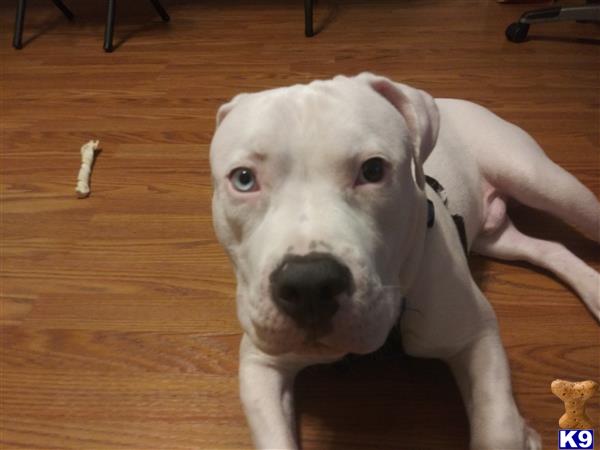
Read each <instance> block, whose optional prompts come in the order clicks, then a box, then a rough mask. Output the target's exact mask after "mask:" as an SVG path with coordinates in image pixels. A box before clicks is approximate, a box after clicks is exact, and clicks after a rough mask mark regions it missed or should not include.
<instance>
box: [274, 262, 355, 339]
mask: <svg viewBox="0 0 600 450" xmlns="http://www.w3.org/2000/svg"><path fill="white" fill-rule="evenodd" d="M270 281H271V295H272V297H273V301H274V302H275V304H276V305H277V306H278V307H279V309H281V310H282V311H283V312H284V313H286V314H288V315H289V316H290V317H291V318H292V319H294V321H295V322H296V323H297V324H298V325H299V326H301V327H303V328H310V329H312V330H314V331H318V330H320V331H323V330H324V329H325V328H327V327H328V326H329V321H330V319H331V318H332V317H333V315H334V314H335V312H336V311H337V309H338V307H339V305H338V302H337V300H336V297H337V296H338V295H340V294H343V293H351V291H352V275H351V274H350V270H349V269H348V267H346V266H345V265H343V264H341V263H339V262H338V261H336V260H335V259H334V258H333V257H332V256H330V255H327V254H324V253H316V252H315V253H309V254H308V255H304V256H296V255H290V256H287V257H286V258H285V259H284V261H283V262H282V263H281V265H280V266H279V267H278V268H277V269H275V270H274V271H273V273H272V274H271V278H270Z"/></svg>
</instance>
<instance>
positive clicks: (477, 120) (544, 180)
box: [439, 100, 600, 242]
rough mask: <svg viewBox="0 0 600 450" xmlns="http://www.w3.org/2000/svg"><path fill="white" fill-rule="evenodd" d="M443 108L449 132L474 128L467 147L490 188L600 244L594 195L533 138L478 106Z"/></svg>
mask: <svg viewBox="0 0 600 450" xmlns="http://www.w3.org/2000/svg"><path fill="white" fill-rule="evenodd" d="M439 104H440V108H441V111H442V113H443V118H444V119H445V120H446V121H447V122H449V124H448V125H447V127H448V128H449V129H452V128H454V129H460V127H465V126H467V125H466V124H468V126H469V127H470V128H469V129H470V130H471V133H470V134H469V139H468V140H467V141H465V142H464V143H463V145H465V148H468V149H470V150H471V151H472V153H473V156H474V157H475V158H476V160H477V162H478V164H479V167H480V168H481V171H482V174H483V176H484V178H485V179H486V181H487V182H488V183H489V184H490V185H491V186H493V187H494V188H496V189H497V190H498V191H500V193H501V194H503V195H504V196H507V197H512V198H515V199H516V200H518V201H519V202H521V203H523V204H525V205H527V206H530V207H532V208H536V209H541V210H543V211H547V212H548V213H550V214H552V215H554V216H556V217H558V218H560V219H561V220H563V221H565V222H567V223H569V224H571V225H573V226H574V227H575V228H576V229H577V230H579V231H580V232H582V233H583V234H584V235H585V236H587V237H588V238H590V239H592V240H594V241H596V242H598V241H600V203H598V200H597V199H596V196H595V195H594V194H593V193H592V192H591V191H590V190H589V189H588V188H586V187H585V186H584V185H583V184H582V183H581V182H579V181H578V180H577V179H576V178H575V177H574V176H573V175H571V174H570V173H569V172H567V171H566V170H564V169H563V168H562V167H560V166H558V165H557V164H555V163H554V162H552V161H551V160H550V159H549V158H548V157H547V156H546V154H545V153H544V151H543V150H542V149H541V147H540V146H539V145H538V144H537V142H536V141H535V140H534V139H533V138H532V137H531V136H530V135H529V134H527V133H526V132H525V131H523V130H522V129H521V128H519V127H517V126H516V125H513V124H511V123H509V122H507V121H505V120H503V119H501V118H500V117H498V116H497V115H495V114H494V113H492V112H491V111H489V110H487V109H485V108H483V107H481V106H479V105H476V104H473V103H470V102H465V101H460V100H445V101H441V102H439ZM454 122H456V123H454Z"/></svg>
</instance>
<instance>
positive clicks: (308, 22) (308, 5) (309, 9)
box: [304, 0, 315, 37]
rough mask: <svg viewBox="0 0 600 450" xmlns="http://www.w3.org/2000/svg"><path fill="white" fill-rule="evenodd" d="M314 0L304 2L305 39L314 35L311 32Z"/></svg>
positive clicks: (312, 31)
mask: <svg viewBox="0 0 600 450" xmlns="http://www.w3.org/2000/svg"><path fill="white" fill-rule="evenodd" d="M313 9H314V0H304V34H305V36H306V37H312V36H314V35H315V32H314V30H313Z"/></svg>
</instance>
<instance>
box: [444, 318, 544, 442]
mask: <svg viewBox="0 0 600 450" xmlns="http://www.w3.org/2000/svg"><path fill="white" fill-rule="evenodd" d="M447 363H448V364H449V366H450V368H451V369H452V372H453V373H454V376H455V377H456V381H457V383H458V386H459V388H460V390H461V393H462V397H463V400H464V403H465V406H466V408H467V413H468V415H469V422H470V428H471V449H473V450H484V449H485V450H488V449H489V450H491V449H503V450H524V449H527V450H534V449H540V448H541V442H540V438H539V436H538V435H537V433H536V432H535V431H534V430H532V429H531V428H529V427H528V426H527V425H526V424H525V423H524V421H523V418H522V417H521V415H520V414H519V411H518V410H517V406H516V404H515V401H514V398H513V394H512V389H511V383H510V372H509V368H508V361H507V359H506V354H505V352H504V348H503V347H502V342H501V340H500V336H499V335H498V332H497V330H496V329H493V330H489V331H488V332H487V333H485V334H484V335H482V336H480V337H479V338H477V339H476V340H475V341H473V342H472V343H470V344H469V345H467V347H466V348H464V349H463V350H462V351H460V352H459V353H458V354H456V355H454V356H453V357H451V358H448V359H447Z"/></svg>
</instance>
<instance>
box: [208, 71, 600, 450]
mask: <svg viewBox="0 0 600 450" xmlns="http://www.w3.org/2000/svg"><path fill="white" fill-rule="evenodd" d="M210 163H211V167H212V173H213V182H214V197H213V219H214V225H215V229H216V232H217V235H218V238H219V240H220V242H221V243H222V244H223V246H224V247H225V249H226V250H227V252H228V253H229V255H230V257H231V260H232V262H233V265H234V267H235V272H236V276H237V283H238V287H237V305H238V316H239V320H240V322H241V325H242V327H243V329H244V332H245V334H244V337H243V339H242V343H241V352H240V391H241V398H242V403H243V406H244V409H245V412H246V416H247V419H248V422H249V424H250V428H251V430H252V435H253V439H254V443H255V445H256V447H259V448H264V449H267V448H268V449H294V448H298V440H297V436H296V431H295V429H296V427H295V419H294V408H293V382H294V377H295V375H296V374H297V372H298V371H299V370H300V369H302V368H303V367H306V366H307V365H311V364H315V363H322V362H331V361H334V360H336V359H339V358H341V357H343V356H344V355H346V354H348V353H359V354H364V353H368V352H372V351H374V350H376V349H377V348H379V347H380V346H381V345H382V344H383V343H384V341H385V340H386V337H387V336H388V333H389V332H390V330H391V329H392V327H394V325H396V324H399V326H400V330H401V334H402V341H403V345H404V347H405V349H406V351H407V353H409V354H411V355H415V356H422V357H428V358H431V357H435V358H441V359H442V360H444V361H446V362H447V363H448V364H449V366H450V368H451V369H452V371H453V373H454V375H455V377H456V378H457V381H458V385H459V387H460V390H461V393H462V396H463V398H464V402H465V404H466V407H467V412H468V416H469V421H470V425H471V448H476V449H503V450H508V449H537V448H540V445H541V444H540V439H539V437H538V435H537V434H536V433H535V432H534V431H533V430H532V429H530V428H529V427H528V426H527V425H525V422H524V420H523V418H522V417H521V415H520V414H519V412H518V410H517V407H516V405H515V402H514V399H513V395H512V392H511V383H510V374H509V369H508V364H507V360H506V355H505V353H504V349H503V347H502V343H501V341H500V338H499V335H498V327H497V322H496V318H495V315H494V311H493V310H492V308H491V306H490V304H489V303H488V301H487V300H486V298H485V297H484V296H483V294H482V293H481V291H480V290H479V288H478V287H477V285H476V284H475V282H474V281H473V279H472V277H471V274H470V272H469V267H468V265H467V259H466V250H467V249H473V250H474V251H476V252H478V253H481V254H483V255H489V256H492V257H495V258H501V259H508V260H525V261H529V262H531V263H532V264H535V265H538V266H541V267H544V268H546V269H548V270H550V271H551V272H553V273H554V274H556V275H557V276H558V277H559V278H560V279H562V280H564V281H565V282H566V283H568V284H569V285H571V286H572V287H573V289H575V290H576V291H577V293H578V294H579V295H580V296H581V298H582V300H583V301H584V303H585V304H586V306H587V307H588V308H589V309H590V310H591V312H592V313H593V314H594V316H595V317H596V318H599V317H600V299H599V283H600V276H599V274H598V273H597V272H596V271H594V270H593V269H592V268H590V267H589V266H587V265H586V264H585V263H584V262H583V261H581V260H580V259H578V258H577V257H576V256H574V255H573V254H572V253H570V252H569V251H568V250H567V249H566V248H565V247H563V246H562V245H560V244H558V243H555V242H549V241H543V240H539V239H534V238H532V237H529V236H526V235H524V234H522V233H520V232H519V231H518V230H517V229H516V228H515V226H514V225H513V224H512V223H511V221H510V219H509V217H508V216H507V214H506V208H505V200H506V198H507V197H513V198H515V199H517V200H518V201H520V202H521V203H524V204H525V205H529V206H531V207H534V208H539V209H542V210H545V211H548V212H550V213H552V214H554V215H555V216H557V217H559V218H561V219H563V220H565V221H567V222H569V223H571V224H572V225H574V226H575V227H576V228H577V229H578V230H580V231H581V232H582V233H583V234H585V235H586V236H587V237H588V238H590V239H593V240H595V241H598V239H599V228H598V227H599V220H600V205H599V203H598V201H597V199H596V197H595V196H594V195H593V194H592V193H591V192H590V191H589V190H588V189H586V188H585V187H584V186H583V185H582V184H581V183H579V182H578V181H577V180H576V179H575V178H574V177H573V176H571V175H570V174H569V173H567V172H566V171H564V170H563V169H561V168H560V167H558V166H557V165H555V164H554V163H553V162H552V161H550V160H549V159H548V158H547V157H546V156H545V155H544V153H543V151H542V150H541V149H540V148H539V146H538V145H537V144H536V143H535V141H534V140H533V139H532V138H531V137H530V136H528V135H527V134H526V133H525V132H524V131H522V130H521V129H519V128H517V127H516V126H514V125H511V124H510V123H507V122H505V121H503V120H502V119H500V118H499V117H497V116H495V115H494V114H493V113H491V112H490V111H488V110H486V109H484V108H482V107H481V106H478V105H475V104H473V103H469V102H466V101H461V100H451V99H435V100H434V99H433V98H432V97H431V96H429V95H428V94H426V93H425V92H423V91H420V90H417V89H414V88H411V87H409V86H406V85H403V84H398V83H394V82H392V81H390V80H388V79H386V78H383V77H379V76H375V75H372V74H369V73H364V74H361V75H359V76H357V77H353V78H348V77H343V76H339V77H336V78H334V79H333V80H327V81H315V82H312V83H310V84H308V85H296V86H292V87H287V88H281V89H273V90H269V91H264V92H258V93H253V94H241V95H238V96H237V97H235V98H234V99H233V100H232V101H231V102H229V103H227V104H225V105H223V106H222V107H221V108H220V109H219V112H218V116H217V130H216V133H215V135H214V138H213V141H212V145H211V151H210ZM424 173H425V174H427V176H428V177H425V175H424ZM426 180H427V182H426ZM442 187H443V191H442Z"/></svg>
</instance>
